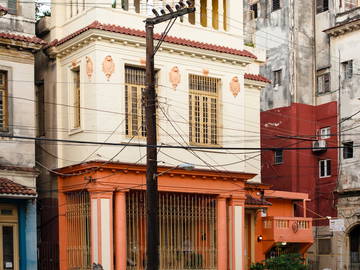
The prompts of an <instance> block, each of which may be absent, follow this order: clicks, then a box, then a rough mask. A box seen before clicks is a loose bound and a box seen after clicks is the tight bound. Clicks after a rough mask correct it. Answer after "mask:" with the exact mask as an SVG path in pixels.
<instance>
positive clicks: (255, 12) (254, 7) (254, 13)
mask: <svg viewBox="0 0 360 270" xmlns="http://www.w3.org/2000/svg"><path fill="white" fill-rule="evenodd" d="M250 10H251V11H252V18H254V19H256V18H257V17H258V4H257V3H255V4H252V5H250Z"/></svg>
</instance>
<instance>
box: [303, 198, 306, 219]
mask: <svg viewBox="0 0 360 270" xmlns="http://www.w3.org/2000/svg"><path fill="white" fill-rule="evenodd" d="M303 211H304V217H306V200H303Z"/></svg>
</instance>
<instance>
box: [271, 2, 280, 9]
mask: <svg viewBox="0 0 360 270" xmlns="http://www.w3.org/2000/svg"><path fill="white" fill-rule="evenodd" d="M280 8H281V7H280V0H273V1H272V11H275V10H278V9H280Z"/></svg>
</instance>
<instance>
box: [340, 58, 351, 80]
mask: <svg viewBox="0 0 360 270" xmlns="http://www.w3.org/2000/svg"><path fill="white" fill-rule="evenodd" d="M341 64H342V66H343V72H344V79H345V80H346V79H351V78H352V75H353V60H349V61H345V62H342V63H341Z"/></svg>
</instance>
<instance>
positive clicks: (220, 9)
mask: <svg viewBox="0 0 360 270" xmlns="http://www.w3.org/2000/svg"><path fill="white" fill-rule="evenodd" d="M218 18H219V29H218V30H220V31H221V30H224V1H223V0H218Z"/></svg>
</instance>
